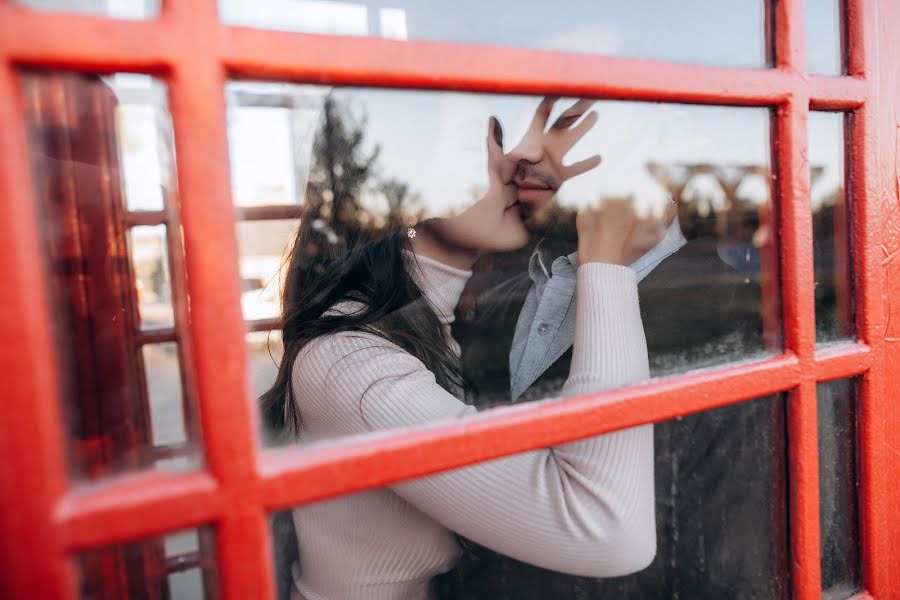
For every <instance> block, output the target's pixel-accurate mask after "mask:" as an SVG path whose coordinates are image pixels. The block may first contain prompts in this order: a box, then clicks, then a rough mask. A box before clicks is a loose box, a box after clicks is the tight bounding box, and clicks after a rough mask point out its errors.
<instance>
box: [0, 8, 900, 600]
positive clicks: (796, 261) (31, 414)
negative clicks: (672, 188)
mask: <svg viewBox="0 0 900 600" xmlns="http://www.w3.org/2000/svg"><path fill="white" fill-rule="evenodd" d="M773 6H774V8H773V11H774V43H775V56H776V57H777V58H776V61H775V63H776V66H775V67H774V68H771V69H746V70H745V69H731V68H720V67H708V66H698V65H683V64H670V63H665V62H660V61H647V60H635V59H625V58H613V57H603V56H585V55H576V54H564V53H557V52H543V51H535V50H526V49H508V48H496V47H488V46H469V45H456V44H445V43H434V42H394V41H389V40H382V39H373V38H348V37H340V36H320V35H304V34H297V33H284V32H273V31H260V30H253V29H249V28H243V27H232V26H225V25H223V24H221V23H220V22H219V20H218V18H217V14H216V2H215V0H170V1H164V2H163V7H162V14H161V16H160V18H159V19H157V20H153V21H145V22H127V21H116V20H112V19H107V18H103V17H94V16H74V15H67V14H55V13H39V12H35V11H30V10H27V9H24V8H21V7H15V6H11V5H9V4H8V3H2V2H0V197H2V202H0V280H2V282H3V284H2V287H0V290H2V291H0V300H2V304H0V343H2V347H0V369H2V370H0V372H2V373H4V375H5V376H4V378H3V382H2V383H0V386H2V394H0V397H2V398H3V400H4V407H3V410H2V411H0V540H2V541H0V577H2V579H0V581H2V583H3V586H4V591H5V592H6V596H7V597H10V598H74V597H75V596H76V595H77V590H76V586H75V573H74V569H73V567H72V563H71V561H70V558H71V555H72V554H73V553H76V552H79V551H83V550H86V549H91V548H97V547H104V546H109V545H112V544H116V543H120V542H125V541H130V540H134V539H137V538H142V537H148V536H153V535H155V534H159V533H162V532H169V531H175V530H179V529H184V528H189V527H196V526H200V525H205V524H212V525H213V526H214V527H215V532H216V562H217V567H218V573H219V583H220V586H219V589H220V590H221V593H222V595H223V596H224V597H226V598H240V599H243V598H273V597H274V577H273V574H272V566H271V550H270V546H269V540H268V527H267V513H268V512H269V511H271V510H275V509H281V508H285V507H289V506H293V505H296V504H301V503H305V502H313V501H317V500H321V499H325V498H328V497H331V496H334V495H337V494H345V493H351V492H355V491H359V490H363V489H367V488H372V487H376V486H382V485H386V484H389V483H392V482H396V481H398V480H401V479H406V478H410V477H415V476H421V475H426V474H429V473H434V472H436V471H439V470H443V469H448V468H452V467H459V466H463V465H467V464H471V463H473V462H477V461H483V460H487V459H491V458H495V457H499V456H502V455H507V454H511V453H515V452H520V451H524V450H528V449H533V448H538V447H545V446H548V445H552V444H558V443H561V442H564V441H568V440H572V439H577V438H582V437H586V436H591V435H596V434H599V433H603V432H608V431H612V430H615V429H620V428H624V427H630V426H634V425H638V424H641V423H646V422H655V421H661V420H665V419H669V418H672V417H675V416H678V415H683V414H686V413H692V412H697V411H702V410H708V409H711V408H715V407H718V406H723V405H727V404H731V403H734V402H738V401H741V400H745V399H749V398H755V397H760V396H765V395H769V394H773V393H778V392H787V394H788V410H789V413H788V427H789V436H788V437H789V447H788V451H789V475H790V544H791V558H792V560H791V585H792V592H793V596H794V597H796V598H810V599H811V598H818V597H819V595H820V559H819V499H818V492H819V490H818V484H819V477H818V468H819V467H818V443H817V419H816V383H817V382H821V381H827V380H833V379H838V378H845V377H858V378H859V380H860V381H861V385H860V386H859V388H858V389H859V407H860V409H859V469H860V472H859V483H860V487H859V493H860V500H861V502H860V511H861V514H860V522H861V540H860V543H861V555H862V576H863V586H864V589H865V592H863V594H862V595H871V596H874V597H877V598H893V597H900V596H898V594H900V569H898V568H897V566H896V565H897V564H900V544H897V543H896V542H898V541H900V515H898V514H897V513H898V511H897V507H898V506H900V486H897V485H896V481H897V480H898V479H900V451H898V449H900V427H898V425H900V422H898V414H897V409H896V408H894V407H893V406H892V405H893V404H894V401H895V400H896V399H897V396H898V394H897V393H895V392H892V391H891V390H890V389H889V387H888V382H889V381H891V380H892V378H893V377H900V347H898V346H897V342H898V341H900V339H895V338H894V337H893V336H892V335H891V331H893V328H892V327H890V322H891V320H894V322H896V320H897V319H900V306H898V304H897V303H896V302H894V303H893V304H892V303H890V292H891V291H895V292H898V296H900V270H898V269H896V267H893V262H892V259H893V258H894V256H896V252H895V250H896V249H897V248H896V246H900V214H898V213H900V208H898V197H897V194H898V190H897V179H896V176H897V172H896V168H897V167H896V161H897V155H896V153H897V152H898V150H897V147H898V142H900V138H898V135H897V133H896V129H895V128H896V125H897V124H896V123H895V122H894V120H895V116H894V114H895V113H894V112H893V109H894V107H895V106H896V104H897V103H898V102H900V101H898V100H897V98H896V93H897V91H898V90H900V82H898V81H895V80H894V79H892V77H893V76H892V75H891V73H890V68H884V69H883V70H882V69H880V67H882V66H884V67H890V66H893V65H896V64H897V62H898V61H900V50H898V49H897V48H896V47H892V46H891V45H890V44H889V42H890V41H891V35H892V28H891V23H893V24H897V23H900V6H898V5H897V4H896V3H895V2H893V1H892V0H847V1H846V23H847V40H848V43H847V47H848V58H847V64H848V75H845V76H838V77H828V76H817V75H809V74H807V73H806V71H805V69H806V66H805V65H806V61H805V43H804V11H803V2H802V0H778V1H777V2H774V4H773ZM877 61H882V62H881V64H879V62H877ZM23 67H24V68H35V69H49V68H61V69H69V70H75V71H87V72H111V71H128V72H139V73H147V74H151V75H155V76H158V77H160V78H162V79H163V80H165V81H166V83H167V84H168V89H169V95H170V107H171V113H172V119H173V124H174V132H175V142H176V148H177V150H178V154H177V161H178V169H177V173H178V185H179V197H180V198H179V205H178V207H177V209H176V210H174V211H173V212H172V213H171V215H170V216H171V218H172V219H173V221H174V222H176V223H180V224H181V225H182V227H183V229H182V231H183V243H184V261H185V264H184V267H185V272H186V274H187V285H186V286H173V287H174V288H175V291H174V294H175V296H176V297H175V299H174V300H175V304H176V311H177V312H178V314H179V316H178V317H177V318H176V323H177V326H178V327H180V328H182V329H183V331H179V335H180V339H181V340H182V343H183V344H184V356H185V362H186V365H185V369H189V370H190V371H191V372H192V373H193V375H194V382H195V385H196V391H197V395H198V404H199V417H200V423H201V425H202V432H203V441H204V455H205V458H206V466H205V468H204V469H203V470H202V471H199V472H195V473H187V474H164V473H158V472H146V473H136V474H133V475H128V476H125V477H122V478H119V479H115V480H111V481H109V482H104V483H102V484H98V485H94V486H90V487H70V486H69V485H68V483H67V476H66V472H65V460H64V454H63V453H64V449H65V443H64V431H63V429H62V419H61V414H60V402H59V397H58V386H57V383H58V382H57V377H58V375H57V373H55V372H54V369H53V367H52V365H54V364H55V361H54V353H55V352H56V351H57V349H56V348H54V347H53V344H52V340H53V335H52V331H51V326H50V323H51V321H50V319H49V318H48V315H49V313H48V310H49V309H48V307H49V305H50V304H49V301H48V289H47V285H46V281H47V279H46V277H45V275H46V273H45V271H46V265H44V264H43V263H42V261H40V260H37V259H36V257H39V256H41V245H40V236H39V233H40V232H39V226H40V220H39V215H38V214H37V212H36V210H35V202H34V185H33V182H32V181H31V180H30V174H31V169H30V163H29V158H28V157H29V153H28V151H27V148H28V139H27V134H26V128H25V118H24V117H25V113H24V108H23V106H24V105H23V98H22V94H21V86H20V82H19V81H18V75H17V72H18V69H21V68H23ZM228 77H252V78H255V79H278V80H288V81H298V82H307V83H328V84H332V85H335V84H337V85H366V86H379V87H403V88H406V87H408V88H421V89H453V90H467V91H473V92H504V93H529V94H543V93H548V92H553V93H557V94H564V95H571V96H595V97H602V98H610V99H623V100H624V99H627V100H651V101H669V102H687V103H698V104H727V105H748V106H766V107H771V108H773V109H774V111H775V116H774V119H773V122H774V125H775V140H776V146H775V156H776V164H775V166H776V172H777V173H778V174H779V176H778V179H777V181H776V190H777V194H776V196H777V202H778V210H777V211H776V212H777V213H778V219H779V223H778V225H779V232H780V272H781V278H782V286H781V291H782V299H783V309H782V311H783V312H782V320H783V324H784V332H785V336H784V352H783V353H782V354H780V355H778V356H776V357H772V358H767V359H764V360H759V361H754V362H749V363H742V364H740V365H734V366H731V367H726V368H723V369H720V370H716V371H710V372H702V373H693V374H688V375H685V376H682V377H678V378H675V379H669V380H663V381H656V382H650V383H647V384H644V385H640V386H637V387H632V388H628V389H626V390H614V391H609V392H603V393H599V394H593V395H589V396H585V397H582V398H576V399H571V400H567V401H564V402H559V403H554V404H549V405H535V406H530V407H527V408H523V409H519V410H516V411H515V412H508V411H503V410H499V411H495V412H491V413H488V414H485V415H483V416H481V417H479V418H478V419H477V420H476V421H474V422H467V423H459V424H449V425H444V426H442V427H441V428H439V429H429V430H428V431H427V432H424V431H415V430H413V431H405V432H400V433H398V434H397V435H396V436H394V437H392V438H391V439H383V440H379V441H377V442H369V441H349V442H347V443H344V444H342V445H340V446H339V447H334V448H328V449H320V450H312V451H310V450H299V449H291V450H283V451H277V452H275V451H261V450H260V446H259V444H258V440H257V434H256V431H257V428H256V423H257V416H256V414H255V408H254V403H253V402H252V401H251V393H250V385H249V381H248V370H247V351H246V343H245V335H246V332H247V329H246V326H245V323H244V321H243V319H242V315H241V307H240V302H239V299H240V278H239V272H238V250H237V244H236V237H235V211H234V207H233V205H232V202H231V193H230V183H229V176H228V144H227V139H226V128H225V92H224V84H225V82H226V79H227V78H228ZM892 86H893V87H892ZM811 109H812V110H841V111H847V112H850V113H852V114H853V115H854V126H853V127H852V130H851V139H850V140H849V143H848V151H849V152H850V153H851V157H850V170H849V173H848V181H849V183H850V188H851V189H852V195H853V202H852V206H851V210H852V221H853V225H854V230H853V235H854V256H853V266H854V269H853V273H854V286H855V287H854V294H855V298H856V307H857V309H856V331H857V335H858V341H856V342H852V343H847V344H843V345H840V346H838V347H829V349H817V348H816V344H815V317H814V302H813V298H814V295H813V283H814V282H813V249H812V216H811V209H810V203H809V198H808V191H809V169H808V164H807V160H806V144H807V116H808V111H809V110H811ZM892 164H893V165H895V167H894V168H893V169H891V168H884V167H883V165H892ZM170 226H171V223H170ZM176 276H178V275H177V274H175V273H173V277H176ZM188 296H189V297H190V298H191V308H190V314H188V312H187V303H186V299H187V297H188ZM711 392H714V393H711ZM487 439H490V443H486V440H487ZM411 456H414V457H415V460H411V459H410V457H411Z"/></svg>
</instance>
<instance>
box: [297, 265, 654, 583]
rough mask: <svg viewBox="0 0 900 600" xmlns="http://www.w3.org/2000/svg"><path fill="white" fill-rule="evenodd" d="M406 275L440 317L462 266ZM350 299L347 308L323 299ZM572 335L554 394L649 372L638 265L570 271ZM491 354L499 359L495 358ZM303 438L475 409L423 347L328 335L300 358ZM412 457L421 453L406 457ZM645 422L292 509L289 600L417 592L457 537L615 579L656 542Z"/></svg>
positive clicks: (443, 566)
mask: <svg viewBox="0 0 900 600" xmlns="http://www.w3.org/2000/svg"><path fill="white" fill-rule="evenodd" d="M418 261H419V264H420V273H418V274H417V275H416V277H417V279H418V283H419V284H420V286H421V287H422V289H423V292H424V294H425V296H426V298H427V299H428V301H429V302H430V303H431V305H432V307H433V308H434V309H435V311H436V312H437V314H438V316H439V317H440V319H441V321H442V322H443V323H444V327H449V323H450V322H451V321H452V320H453V311H454V308H455V306H456V303H457V301H458V300H459V296H460V294H461V293H462V289H463V287H464V285H465V283H466V280H467V279H468V277H469V276H470V275H471V273H470V272H468V271H461V270H459V269H455V268H453V267H450V266H447V265H444V264H442V263H439V262H437V261H434V260H430V259H427V258H424V257H418ZM355 309H358V305H354V304H353V303H342V304H340V305H338V306H336V307H334V308H333V309H332V310H337V311H342V312H347V311H352V310H355ZM576 310H577V315H576V322H577V333H576V336H575V343H574V348H573V355H572V364H571V370H570V374H569V378H568V380H567V381H566V383H565V385H564V388H563V390H562V395H577V394H584V393H588V392H594V391H598V390H603V389H609V388H615V387H620V386H624V385H628V384H632V383H636V382H639V381H642V380H644V379H647V378H648V377H649V371H648V363H647V347H646V341H645V338H644V330H643V326H642V324H641V319H640V311H639V308H638V295H637V282H636V277H635V273H634V271H632V270H631V269H629V268H627V267H621V266H617V265H610V264H602V263H588V264H584V265H581V266H579V267H578V272H577V300H576ZM497 360H506V357H505V356H498V357H497ZM293 386H294V394H295V397H294V400H295V401H296V403H297V405H298V407H299V409H300V414H301V415H302V420H303V426H302V430H301V433H300V439H299V442H300V443H301V444H312V443H315V442H320V441H323V440H329V439H332V438H336V437H339V436H345V435H352V434H361V433H367V432H373V431H377V430H385V429H391V428H395V427H408V426H416V425H422V424H423V423H429V424H430V423H433V422H435V421H437V420H440V419H448V418H452V419H455V418H459V417H463V416H468V415H472V414H474V413H475V412H476V411H475V409H474V408H473V407H471V406H468V405H466V404H464V403H463V402H462V401H461V400H460V399H459V398H457V397H455V396H454V395H453V394H450V393H448V392H447V391H446V390H444V389H443V388H441V387H440V386H438V385H437V384H436V383H435V378H434V375H433V374H432V373H431V372H430V371H428V370H427V369H426V368H425V366H424V365H423V364H422V362H420V361H419V360H418V359H417V358H415V357H413V356H411V355H410V354H408V353H406V352H405V351H403V350H402V349H400V348H399V347H397V346H395V345H393V344H391V343H389V342H387V341H385V340H384V339H382V338H380V337H377V336H373V335H368V334H363V333H355V332H346V333H337V334H333V335H329V336H325V337H322V338H319V339H317V340H315V341H313V342H311V343H310V344H308V345H307V346H306V347H305V348H304V350H303V351H302V352H301V354H300V355H299V356H298V358H297V360H296V361H295V363H294V368H293ZM410 460H415V456H410ZM653 481H654V479H653V429H652V425H646V426H642V427H636V428H633V429H628V430H625V431H618V432H614V433H611V434H607V435H602V436H598V437H594V438H589V439H585V440H581V441H577V442H570V443H567V444H561V445H559V446H555V447H553V448H549V449H544V450H534V451H531V452H525V453H522V454H517V455H514V456H510V457H506V458H501V459H497V460H492V461H489V462H486V463H483V464H478V465H475V466H470V467H465V468H462V469H457V470H453V471H448V472H445V473H442V474H439V475H434V476H430V477H425V478H422V479H417V480H414V481H410V482H406V483H402V484H397V485H393V486H390V487H389V488H384V489H378V490H373V491H369V492H365V493H358V494H353V495H351V496H347V497H343V498H338V499H336V500H331V501H327V502H321V503H317V504H314V505H310V506H304V507H300V508H298V509H295V510H294V513H293V515H294V525H295V527H296V531H297V536H298V540H299V545H300V564H299V566H298V565H296V564H295V565H294V570H293V575H294V582H295V584H296V589H295V590H294V592H295V593H294V597H295V598H304V599H306V600H317V599H320V598H327V599H329V600H339V599H367V600H369V599H400V598H403V599H406V598H427V597H428V589H429V581H430V580H431V578H432V577H433V576H434V575H436V574H438V573H442V572H444V571H446V570H448V569H450V568H452V566H453V564H454V563H455V561H456V560H457V558H458V555H459V548H458V546H457V544H456V541H455V539H454V537H453V534H452V533H451V532H456V533H458V534H460V535H462V536H464V537H466V538H468V539H470V540H472V541H474V542H477V543H479V544H481V545H483V546H486V547H488V548H491V549H492V550H494V551H496V552H499V553H502V554H506V555H508V556H511V557H513V558H516V559H518V560H521V561H525V562H528V563H531V564H534V565H538V566H541V567H545V568H548V569H554V570H557V571H563V572H566V573H571V574H574V575H587V576H593V577H615V576H620V575H624V574H627V573H631V572H634V571H638V570H640V569H643V568H644V567H646V566H647V565H649V563H650V562H651V561H652V559H653V556H654V554H655V551H656V527H655V512H654V490H653Z"/></svg>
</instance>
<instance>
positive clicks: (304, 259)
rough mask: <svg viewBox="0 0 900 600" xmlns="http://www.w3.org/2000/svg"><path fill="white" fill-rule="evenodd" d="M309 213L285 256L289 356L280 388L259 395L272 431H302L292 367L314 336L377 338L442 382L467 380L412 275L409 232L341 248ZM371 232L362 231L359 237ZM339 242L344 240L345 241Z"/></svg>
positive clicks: (451, 383)
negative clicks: (344, 305) (339, 308)
mask: <svg viewBox="0 0 900 600" xmlns="http://www.w3.org/2000/svg"><path fill="white" fill-rule="evenodd" d="M316 225H317V223H316V221H315V220H312V219H311V218H303V219H302V221H301V226H300V230H299V231H298V233H297V236H296V238H295V240H294V242H293V245H292V247H291V250H290V253H289V255H288V257H287V259H286V260H287V274H286V276H285V281H284V287H283V291H282V341H283V343H284V355H283V357H282V359H281V364H280V365H279V368H278V376H277V377H276V379H275V383H274V385H273V386H272V387H271V388H270V389H269V390H268V391H267V392H265V393H264V394H263V395H262V396H261V397H260V405H261V411H262V415H263V423H264V425H265V426H266V428H267V429H268V431H267V434H268V435H269V436H276V437H285V436H291V437H293V436H296V434H297V433H298V431H299V428H300V424H301V422H302V420H303V415H301V414H300V411H299V410H298V408H297V405H296V403H295V402H294V399H293V389H292V386H291V371H292V370H293V365H294V361H295V360H296V359H297V356H298V355H299V353H300V351H301V350H302V349H303V347H304V346H306V344H308V343H309V342H310V341H312V340H314V339H316V338H318V337H320V336H324V335H328V334H332V333H337V332H342V331H361V332H366V333H372V334H375V335H378V336H380V337H382V338H384V339H385V340H387V341H389V342H392V343H394V344H396V345H397V346H399V347H400V348H402V349H404V350H405V351H407V352H409V353H410V354H412V355H413V356H415V357H416V358H418V359H419V360H421V361H422V362H423V363H424V364H425V366H426V367H427V368H428V369H429V370H430V371H431V372H432V373H434V376H435V378H436V380H437V382H438V384H439V385H441V386H442V387H444V388H445V389H448V390H452V389H453V388H454V387H458V386H461V385H462V376H461V372H460V368H459V364H458V360H457V358H456V356H455V354H454V353H453V352H452V350H451V348H450V344H449V341H450V340H449V339H447V338H446V337H445V335H444V333H443V327H442V326H441V322H440V321H439V320H438V317H437V315H436V314H435V312H434V310H433V309H432V307H431V305H430V304H429V303H428V302H427V301H426V300H425V298H424V297H423V295H422V290H421V289H419V286H418V285H417V284H416V281H415V280H414V278H413V276H412V274H413V270H414V269H417V268H418V265H417V264H416V261H415V255H414V254H412V253H411V252H404V250H410V248H409V238H408V236H407V234H406V231H405V230H402V231H394V232H392V233H389V234H387V235H385V236H384V237H382V238H381V239H377V240H372V241H366V242H364V243H359V244H357V247H355V248H352V249H349V250H343V249H342V248H341V247H338V246H337V244H335V243H331V242H330V241H329V240H328V239H327V236H325V235H323V234H322V233H321V229H322V227H321V226H322V223H321V222H319V223H318V228H317V227H316ZM362 235H365V234H360V236H358V237H361V236H362ZM340 242H341V240H338V243H340ZM329 255H331V256H329ZM348 300H350V301H356V302H359V303H361V304H362V305H363V308H361V310H359V311H356V312H353V313H352V314H329V315H325V314H324V313H326V311H328V309H329V308H331V307H332V306H334V305H335V304H337V303H339V302H343V301H348Z"/></svg>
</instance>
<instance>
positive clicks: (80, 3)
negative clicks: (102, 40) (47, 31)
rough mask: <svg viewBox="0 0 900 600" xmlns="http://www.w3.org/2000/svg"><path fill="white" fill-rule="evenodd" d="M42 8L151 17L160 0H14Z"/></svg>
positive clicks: (126, 16) (128, 17) (118, 17)
mask: <svg viewBox="0 0 900 600" xmlns="http://www.w3.org/2000/svg"><path fill="white" fill-rule="evenodd" d="M13 4H22V5H25V6H28V7H30V8H37V9H40V10H62V11H66V12H83V13H91V14H97V15H106V16H109V17H115V18H117V19H149V18H153V17H155V16H157V15H158V14H159V0H13Z"/></svg>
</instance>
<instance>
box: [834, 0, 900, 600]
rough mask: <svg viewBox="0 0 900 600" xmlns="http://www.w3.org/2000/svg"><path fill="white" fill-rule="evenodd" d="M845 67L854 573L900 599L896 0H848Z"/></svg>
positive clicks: (899, 57) (899, 13) (899, 12)
mask: <svg viewBox="0 0 900 600" xmlns="http://www.w3.org/2000/svg"><path fill="white" fill-rule="evenodd" d="M847 4H848V6H847V12H848V14H847V19H848V27H847V33H848V46H849V49H850V55H849V61H848V70H849V72H850V74H852V75H854V76H857V77H862V78H865V80H866V81H867V85H868V88H869V92H868V97H869V98H870V103H869V104H867V105H866V106H864V107H863V108H862V109H861V110H859V111H857V112H856V114H855V116H854V119H853V127H852V133H851V135H852V137H851V140H850V150H851V152H852V159H851V161H850V171H849V175H850V189H851V194H852V195H851V206H850V208H851V211H852V220H853V235H854V253H855V254H854V265H853V268H854V273H855V287H856V300H857V302H856V307H857V308H856V330H857V332H858V334H859V336H860V338H861V339H862V340H863V341H864V342H866V343H867V344H869V345H870V346H871V348H872V352H873V355H874V358H875V360H874V361H873V364H872V369H871V370H870V371H869V372H868V373H866V374H865V375H864V376H863V377H862V384H861V385H860V386H859V391H858V394H859V402H858V407H859V408H858V412H859V416H858V419H859V425H858V427H859V433H858V436H859V469H860V472H859V490H860V511H861V514H860V534H861V538H862V539H861V542H862V552H861V556H862V576H863V585H864V587H865V589H866V590H867V591H868V592H869V593H871V594H872V595H873V596H874V597H876V598H879V599H881V598H900V569H898V567H897V566H898V565H900V547H898V543H897V542H898V541H900V517H898V515H900V486H898V485H897V482H898V481H900V409H898V405H900V393H898V391H897V390H898V388H897V385H896V383H893V382H896V381H898V380H900V328H898V327H897V324H898V323H900V303H898V302H897V300H896V299H897V298H900V261H898V260H897V257H898V256H900V189H898V186H900V180H898V175H900V155H898V149H900V148H898V146H900V135H898V131H900V129H898V127H900V117H898V114H900V74H898V73H897V65H898V64H900V47H898V43H897V36H896V30H897V24H898V23H900V5H898V4H897V3H896V2H894V1H892V0H848V3H847Z"/></svg>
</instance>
